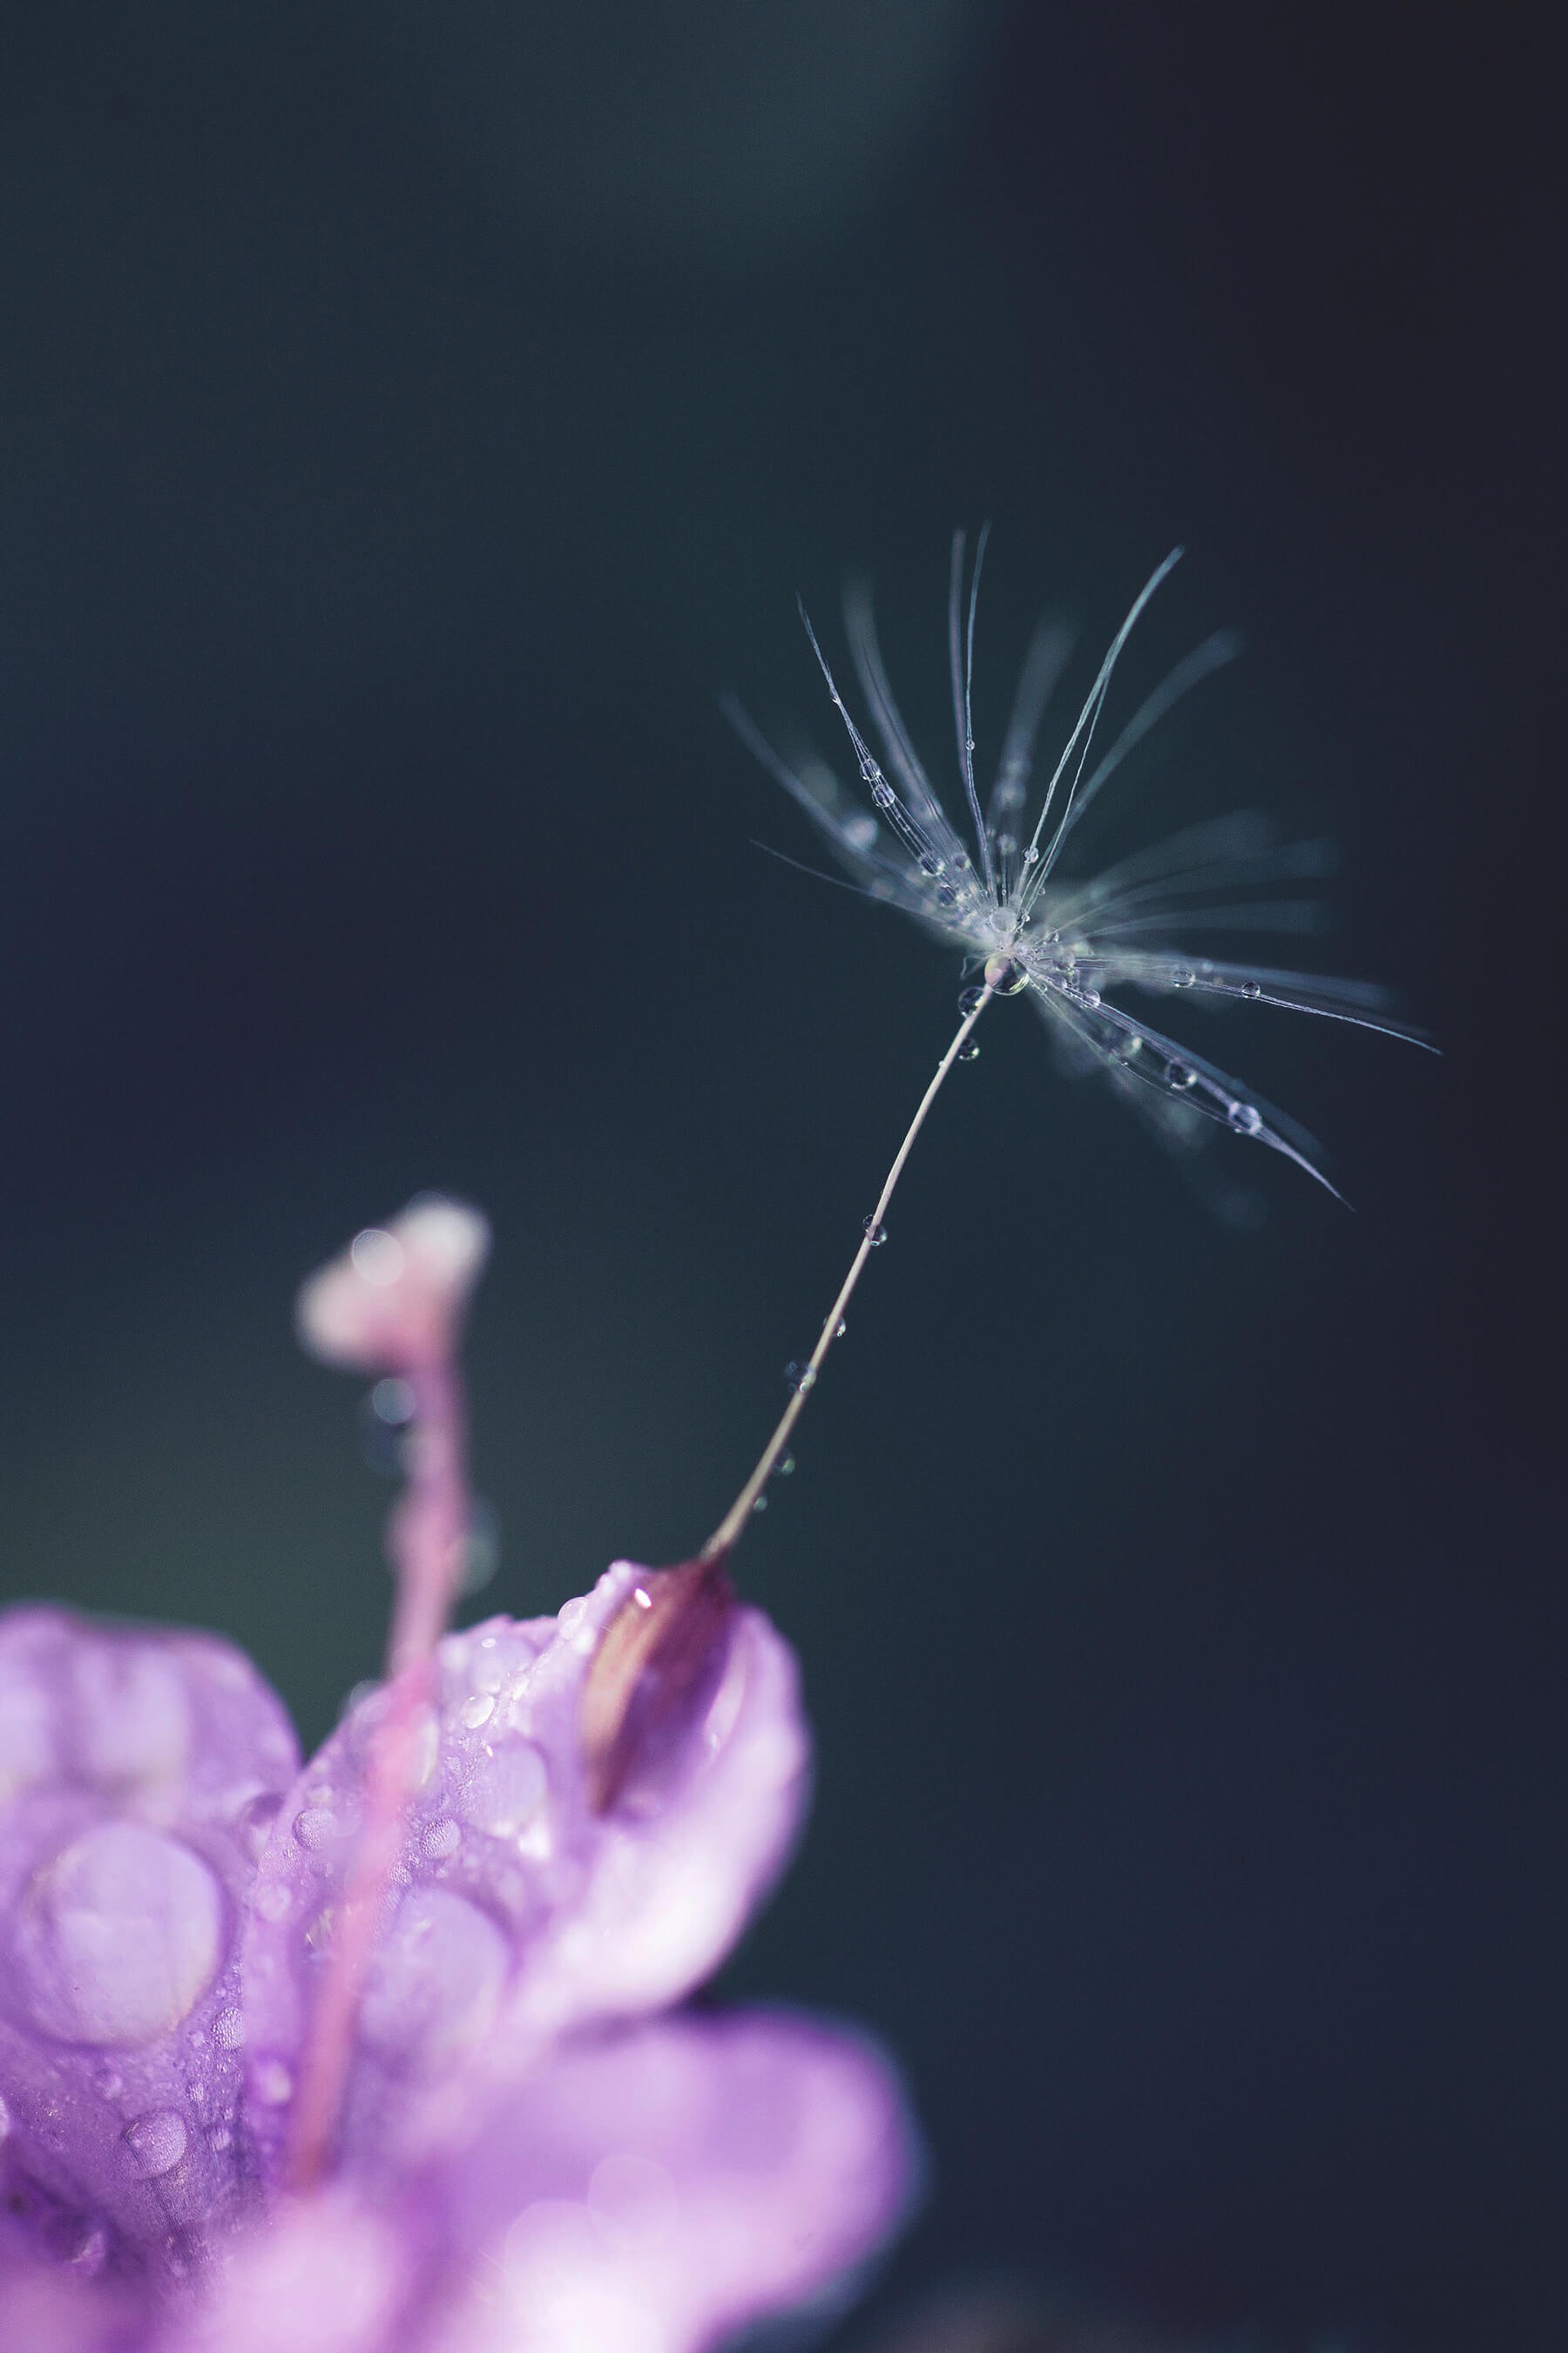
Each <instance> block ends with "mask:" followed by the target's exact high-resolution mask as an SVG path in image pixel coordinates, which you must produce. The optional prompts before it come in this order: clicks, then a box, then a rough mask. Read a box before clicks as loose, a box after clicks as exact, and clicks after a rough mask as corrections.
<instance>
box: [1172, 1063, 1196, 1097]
mask: <svg viewBox="0 0 1568 2353" xmlns="http://www.w3.org/2000/svg"><path fill="white" fill-rule="evenodd" d="M1197 1082H1198V1074H1197V1072H1196V1071H1194V1070H1192V1069H1191V1068H1190V1067H1189V1066H1188V1065H1187V1064H1186V1063H1185V1062H1167V1063H1166V1065H1165V1084H1166V1085H1167V1086H1168V1087H1171V1088H1173V1090H1174V1091H1175V1092H1176V1093H1177V1094H1184V1093H1185V1092H1186V1090H1187V1089H1188V1088H1189V1087H1195V1086H1196V1084H1197Z"/></svg>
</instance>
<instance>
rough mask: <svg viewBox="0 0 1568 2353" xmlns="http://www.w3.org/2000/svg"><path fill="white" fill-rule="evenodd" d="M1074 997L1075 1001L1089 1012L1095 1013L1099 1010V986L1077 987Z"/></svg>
mask: <svg viewBox="0 0 1568 2353" xmlns="http://www.w3.org/2000/svg"><path fill="white" fill-rule="evenodd" d="M1073 997H1074V1001H1075V1003H1077V1004H1079V1005H1081V1006H1082V1007H1083V1008H1084V1010H1085V1011H1086V1012H1087V1013H1094V1012H1097V1011H1098V1010H1099V1008H1100V991H1099V989H1098V988H1079V989H1075V990H1074V991H1073Z"/></svg>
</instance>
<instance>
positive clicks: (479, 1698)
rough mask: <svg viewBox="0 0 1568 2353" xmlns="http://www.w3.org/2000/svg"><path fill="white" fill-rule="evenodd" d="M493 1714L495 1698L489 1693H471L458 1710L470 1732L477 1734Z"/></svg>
mask: <svg viewBox="0 0 1568 2353" xmlns="http://www.w3.org/2000/svg"><path fill="white" fill-rule="evenodd" d="M495 1712H496V1704H495V1698H494V1695H493V1694H491V1693H489V1692H474V1693H471V1694H470V1695H469V1696H468V1698H467V1699H466V1700H465V1701H464V1702H463V1704H462V1706H461V1707H460V1708H459V1709H458V1715H460V1716H461V1717H462V1720H463V1722H464V1724H465V1725H467V1726H468V1730H469V1731H470V1732H477V1731H478V1730H479V1726H480V1725H481V1724H488V1723H489V1720H490V1718H491V1716H492V1715H494V1714H495Z"/></svg>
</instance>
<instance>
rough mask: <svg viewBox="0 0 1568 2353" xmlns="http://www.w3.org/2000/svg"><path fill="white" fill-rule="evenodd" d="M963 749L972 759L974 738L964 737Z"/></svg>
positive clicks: (970, 736) (971, 736)
mask: <svg viewBox="0 0 1568 2353" xmlns="http://www.w3.org/2000/svg"><path fill="white" fill-rule="evenodd" d="M963 748H964V750H965V751H966V752H967V753H969V754H970V755H971V756H972V757H973V752H974V738H973V735H966V736H965V737H964V739H963Z"/></svg>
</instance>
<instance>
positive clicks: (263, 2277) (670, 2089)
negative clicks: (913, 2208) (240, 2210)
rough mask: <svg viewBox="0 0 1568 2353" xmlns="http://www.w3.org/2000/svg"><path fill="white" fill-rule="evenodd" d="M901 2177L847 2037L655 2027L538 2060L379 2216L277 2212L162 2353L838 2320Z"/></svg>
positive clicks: (687, 2346)
mask: <svg viewBox="0 0 1568 2353" xmlns="http://www.w3.org/2000/svg"><path fill="white" fill-rule="evenodd" d="M915 2169H916V2168H915V2159H914V2154H913V2137H912V2135H911V2132H910V2126H909V2123H908V2120H907V2116H906V2114H905V2110H904V2106H903V2103H902V2099H901V2095H900V2090H899V2085H898V2082H897V2078H896V2076H895V2075H894V2073H893V2071H892V2069H891V2068H890V2066H889V2064H888V2063H887V2062H886V2061H885V2060H883V2059H882V2058H880V2057H879V2055H878V2054H877V2053H876V2052H874V2051H872V2050H871V2049H869V2048H868V2046H866V2045H865V2044H864V2043H862V2042H859V2041H858V2040H856V2039H855V2038H853V2037H851V2036H849V2035H847V2034H845V2033H841V2032H834V2031H828V2030H827V2029H826V2028H823V2027H820V2026H815V2025H812V2024H810V2023H808V2022H807V2021H805V2020H802V2019H796V2018H785V2017H779V2016H770V2015H768V2014H766V2013H760V2012H759V2013H750V2014H748V2013H740V2014H737V2015H731V2016H728V2017H721V2016H713V2017H709V2018H701V2019H697V2018H679V2019H667V2020H663V2021H659V2022H658V2024H656V2025H653V2026H647V2027H638V2028H633V2029H630V2030H628V2031H621V2032H617V2033H612V2034H610V2035H608V2036H607V2037H605V2038H604V2039H602V2040H598V2041H593V2042H587V2043H583V2044H578V2045H577V2046H575V2047H574V2049H573V2050H572V2051H571V2052H567V2053H564V2054H562V2055H558V2056H557V2057H556V2058H554V2059H553V2060H552V2061H550V2062H549V2063H546V2064H545V2066H544V2067H543V2068H542V2070H541V2071H540V2072H539V2073H537V2074H535V2075H534V2076H532V2077H531V2078H530V2079H529V2080H528V2081H527V2082H526V2084H520V2085H517V2086H514V2087H512V2088H511V2089H510V2091H506V2092H502V2093H501V2094H500V2096H499V2097H496V2098H494V2099H493V2100H492V2105H491V2113H490V2116H489V2121H488V2123H487V2124H486V2125H485V2126H484V2128H483V2129H481V2130H480V2131H479V2134H478V2135H477V2137H475V2138H474V2139H473V2140H472V2141H471V2143H470V2144H469V2145H468V2147H465V2148H463V2149H462V2150H461V2151H459V2152H458V2153H457V2154H456V2155H454V2156H452V2157H451V2158H447V2160H445V2161H444V2162H438V2163H437V2164H435V2165H433V2166H432V2167H430V2168H428V2169H427V2170H426V2172H425V2173H424V2175H422V2176H421V2177H418V2178H416V2179H413V2180H412V2181H407V2182H405V2185H404V2187H403V2189H402V2190H401V2191H400V2192H399V2193H398V2194H397V2195H396V2196H395V2197H394V2198H391V2199H389V2200H386V2201H384V2202H383V2201H381V2200H377V2201H376V2202H374V2203H372V2202H370V2201H368V2200H360V2199H358V2198H356V2197H355V2196H354V2195H353V2193H352V2192H351V2191H350V2190H349V2189H347V2188H346V2186H345V2185H343V2184H341V2183H340V2184H339V2185H338V2186H337V2187H336V2188H335V2189H329V2190H328V2191H327V2192H326V2193H325V2194H324V2195H323V2196H322V2197H321V2198H319V2199H317V2200H313V2201H311V2202H310V2203H308V2204H301V2205H298V2206H295V2205H289V2204H287V2203H286V2204H284V2205H283V2206H282V2207H281V2208H280V2210H279V2212H278V2214H277V2216H276V2218H275V2221H273V2223H272V2224H271V2225H270V2226H269V2227H268V2229H267V2230H266V2231H264V2232H258V2233H255V2234H253V2235H251V2236H250V2237H248V2238H247V2240H244V2241H241V2242H239V2243H238V2244H237V2245H236V2246H235V2247H234V2249H233V2250H232V2251H231V2253H230V2254H229V2256H228V2258H227V2260H226V2264H225V2268H224V2271H223V2273H222V2275H221V2276H220V2278H219V2280H218V2282H217V2283H216V2288H215V2292H214V2294H213V2295H212V2296H211V2297H210V2299H209V2300H208V2302H207V2304H206V2306H205V2309H204V2310H203V2311H202V2312H201V2313H200V2314H199V2315H197V2316H195V2317H194V2318H193V2319H192V2320H191V2321H190V2322H189V2323H187V2324H186V2326H185V2327H184V2330H182V2331H180V2332H178V2333H177V2335H176V2337H175V2341H174V2344H173V2345H172V2346H171V2347H170V2348H168V2353H521V2348H527V2353H703V2348H708V2347H710V2346H712V2345H714V2344H716V2343H718V2342H719V2341H721V2339H724V2338H727V2337H730V2336H731V2334H732V2333H733V2332H734V2331H735V2330H737V2329H739V2328H742V2327H746V2326H747V2325H748V2324H749V2323H751V2322H752V2321H755V2320H757V2319H760V2318H762V2317H763V2316H765V2315H767V2314H770V2313H774V2312H778V2311H781V2310H784V2309H787V2308H790V2307H794V2306H799V2305H801V2304H802V2303H805V2302H807V2301H810V2302H813V2303H816V2304H818V2305H821V2304H825V2303H826V2301H827V2300H828V2298H829V2297H832V2298H833V2301H834V2303H835V2305H837V2301H838V2300H839V2299H840V2298H841V2297H842V2295H843V2294H844V2292H845V2289H846V2287H847V2286H850V2285H852V2284H854V2278H855V2275H856V2273H857V2270H858V2266H860V2265H862V2264H863V2263H865V2261H866V2259H867V2258H868V2256H869V2255H871V2254H872V2253H874V2252H875V2251H876V2249H877V2248H878V2247H879V2245H880V2244H881V2243H882V2242H883V2241H884V2240H885V2239H886V2238H887V2236H888V2235H889V2232H891V2231H892V2230H893V2229H894V2228H895V2227H896V2226H897V2224H898V2222H899V2221H900V2217H901V2216H902V2214H903V2212H904V2211H905V2210H906V2208H907V2205H908V2202H909V2198H910V2189H911V2186H912V2182H913V2177H914V2173H915Z"/></svg>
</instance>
